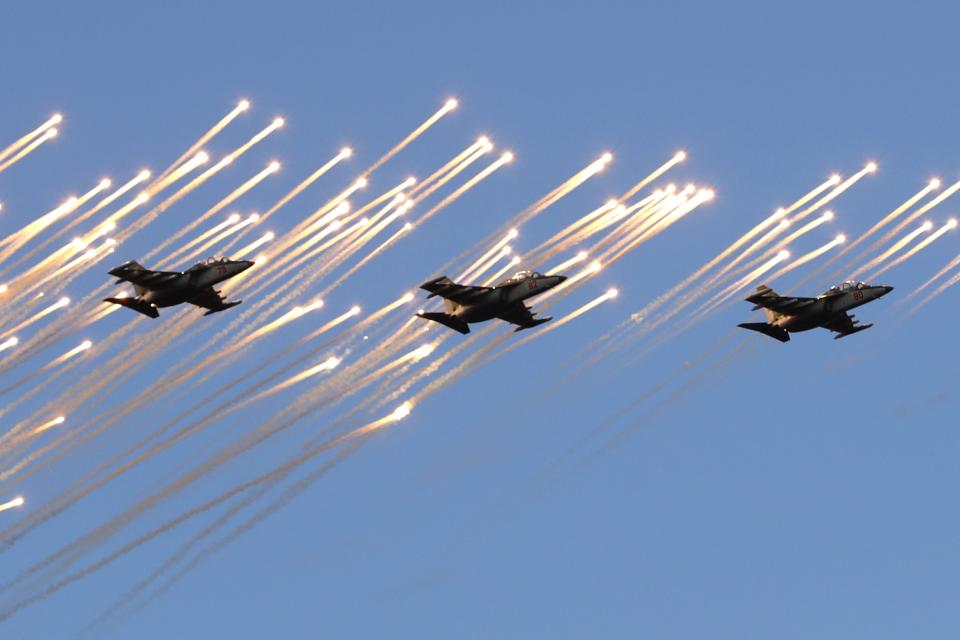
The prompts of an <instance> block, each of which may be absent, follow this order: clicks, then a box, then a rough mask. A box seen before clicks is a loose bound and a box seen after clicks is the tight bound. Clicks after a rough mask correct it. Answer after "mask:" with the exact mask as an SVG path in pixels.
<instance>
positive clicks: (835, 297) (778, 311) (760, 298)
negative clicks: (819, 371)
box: [737, 281, 893, 342]
mask: <svg viewBox="0 0 960 640" xmlns="http://www.w3.org/2000/svg"><path fill="white" fill-rule="evenodd" d="M891 291H893V287H887V286H879V285H876V286H875V285H869V284H866V283H864V282H854V281H847V282H843V283H841V284H838V285H835V286H832V287H830V288H829V289H828V290H827V291H826V292H825V293H823V294H822V295H820V296H817V297H816V298H797V297H793V296H780V295H777V294H776V293H774V292H773V290H772V289H771V288H770V287H768V286H767V285H760V286H759V287H757V292H756V293H755V294H753V295H752V296H750V297H749V298H747V302H752V303H753V304H754V305H756V306H755V307H754V310H756V309H763V310H764V313H766V314H767V321H766V322H745V323H743V324H740V325H737V326H739V327H743V328H744V329H750V330H751V331H758V332H759V333H762V334H764V335H768V336H770V337H771V338H774V339H776V340H779V341H780V342H787V341H789V340H790V334H791V333H794V332H797V331H808V330H810V329H816V328H818V327H822V328H824V329H828V330H830V331H834V332H836V334H837V335H835V336H834V337H833V338H834V340H836V339H837V338H844V337H846V336H849V335H851V334H853V333H858V332H860V331H864V330H865V329H869V328H870V327H872V326H873V325H872V324H858V323H857V320H856V319H855V318H854V316H852V315H851V314H849V313H847V312H848V311H850V310H851V309H855V308H856V307H859V306H862V305H865V304H867V303H868V302H871V301H873V300H876V299H877V298H882V297H883V296H885V295H887V294H888V293H890V292H891Z"/></svg>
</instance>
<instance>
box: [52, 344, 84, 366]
mask: <svg viewBox="0 0 960 640" xmlns="http://www.w3.org/2000/svg"><path fill="white" fill-rule="evenodd" d="M92 346H93V343H92V342H90V341H89V340H84V341H83V342H81V343H80V344H79V345H77V346H76V347H74V348H73V349H70V351H67V352H66V353H64V354H63V355H62V356H60V357H59V358H57V359H56V360H52V361H51V362H50V364H48V365H47V367H55V366H57V365H58V364H63V363H64V362H66V361H67V360H69V359H70V358H72V357H74V356H76V355H79V354H81V353H83V352H84V351H86V350H87V349H89V348H90V347H92Z"/></svg>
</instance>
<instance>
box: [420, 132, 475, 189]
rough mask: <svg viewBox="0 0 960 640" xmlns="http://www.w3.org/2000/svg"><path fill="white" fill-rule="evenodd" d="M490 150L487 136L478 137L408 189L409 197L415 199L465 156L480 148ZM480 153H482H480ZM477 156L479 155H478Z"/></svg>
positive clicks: (458, 163) (471, 154) (462, 160)
mask: <svg viewBox="0 0 960 640" xmlns="http://www.w3.org/2000/svg"><path fill="white" fill-rule="evenodd" d="M484 149H486V150H492V149H493V145H492V144H490V141H489V140H488V139H487V138H483V137H482V138H480V139H478V140H477V141H476V142H474V143H473V144H471V145H470V146H468V147H467V148H466V149H464V150H463V151H461V152H460V153H458V154H457V155H455V156H453V158H451V159H450V160H449V161H448V162H447V163H446V164H444V165H443V166H442V167H440V168H439V169H437V170H436V171H434V172H433V173H431V174H430V175H429V176H427V177H426V178H425V179H424V180H422V181H421V182H420V183H419V184H418V185H416V186H415V187H414V188H413V189H411V190H410V197H411V198H414V199H416V198H417V196H418V194H419V193H420V192H421V191H423V190H424V189H426V188H427V187H428V186H430V185H432V184H433V183H434V182H436V181H437V180H438V179H440V178H441V177H443V176H446V175H447V174H448V173H449V172H450V171H451V170H452V169H453V168H454V167H457V166H458V165H460V164H461V163H462V162H464V161H465V160H466V159H467V158H469V157H471V156H473V155H474V154H475V153H476V152H477V151H481V150H484ZM481 155H482V154H481ZM478 157H479V156H478Z"/></svg>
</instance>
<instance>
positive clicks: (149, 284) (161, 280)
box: [110, 269, 180, 289]
mask: <svg viewBox="0 0 960 640" xmlns="http://www.w3.org/2000/svg"><path fill="white" fill-rule="evenodd" d="M110 273H111V274H112V275H115V276H117V283H120V282H129V283H130V284H134V285H137V286H138V287H143V288H145V289H159V288H160V287H162V286H163V285H164V284H166V283H167V282H169V281H170V280H173V279H175V278H178V277H180V273H179V272H177V271H150V270H148V269H138V270H133V269H130V270H125V271H123V272H117V273H114V272H113V271H111V272H110Z"/></svg>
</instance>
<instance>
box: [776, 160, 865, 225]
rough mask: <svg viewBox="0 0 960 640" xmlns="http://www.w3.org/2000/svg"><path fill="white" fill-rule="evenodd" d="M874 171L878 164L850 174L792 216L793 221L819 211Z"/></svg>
mask: <svg viewBox="0 0 960 640" xmlns="http://www.w3.org/2000/svg"><path fill="white" fill-rule="evenodd" d="M871 167H872V168H871ZM874 171H876V165H874V164H873V163H870V164H868V165H867V166H866V167H864V168H863V169H861V170H860V171H858V172H856V173H855V174H853V175H852V176H850V177H849V178H847V179H846V180H844V181H843V182H841V183H840V184H838V185H837V186H836V187H834V188H833V189H831V190H830V191H829V192H828V193H827V194H826V195H825V196H823V197H822V198H820V199H819V200H817V201H816V202H814V203H813V204H812V205H810V206H809V207H807V208H806V209H804V210H803V211H801V212H800V213H798V214H797V215H795V216H794V217H793V218H791V222H798V221H800V220H803V219H804V218H806V217H807V216H808V215H810V214H811V213H813V212H815V211H817V210H818V209H820V208H821V207H823V206H824V205H826V204H827V203H828V202H830V201H831V200H833V199H834V198H836V197H837V196H839V195H840V194H841V193H843V192H844V191H846V190H847V189H849V188H850V187H852V186H853V185H855V184H856V183H857V182H859V181H860V179H861V178H863V177H864V176H867V175H870V174H871V173H873V172H874ZM831 180H832V178H831ZM791 206H793V205H791ZM789 210H790V209H789V207H788V211H789Z"/></svg>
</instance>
